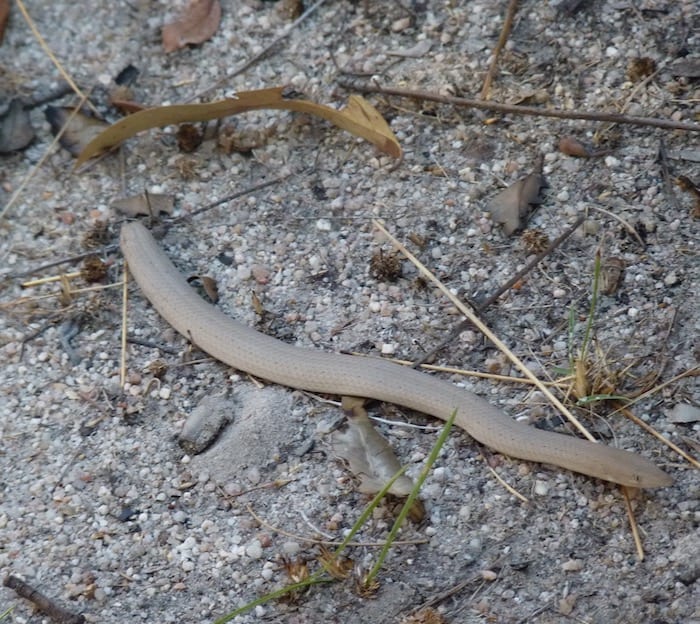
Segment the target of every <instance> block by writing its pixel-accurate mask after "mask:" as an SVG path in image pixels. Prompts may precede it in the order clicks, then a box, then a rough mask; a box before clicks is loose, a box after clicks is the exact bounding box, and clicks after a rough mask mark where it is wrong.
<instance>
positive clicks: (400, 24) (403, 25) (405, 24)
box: [391, 17, 411, 33]
mask: <svg viewBox="0 0 700 624" xmlns="http://www.w3.org/2000/svg"><path fill="white" fill-rule="evenodd" d="M410 26H411V18H410V17H402V18H401V19H397V20H396V21H395V22H393V23H392V25H391V32H395V33H399V32H403V31H404V30H406V29H407V28H409V27H410Z"/></svg>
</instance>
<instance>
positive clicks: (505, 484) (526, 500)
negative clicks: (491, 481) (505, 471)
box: [484, 458, 530, 504]
mask: <svg viewBox="0 0 700 624" xmlns="http://www.w3.org/2000/svg"><path fill="white" fill-rule="evenodd" d="M484 459H486V458H484ZM486 467H487V468H488V469H489V470H490V471H491V474H492V475H493V476H494V477H495V478H496V481H498V482H499V483H500V484H501V485H502V486H503V487H504V488H505V489H506V490H508V491H509V492H510V493H511V494H512V495H513V496H515V498H518V499H520V500H521V501H522V502H523V503H526V504H529V503H530V501H529V499H528V498H526V497H525V496H523V495H522V494H521V493H520V492H518V490H516V489H515V488H514V487H513V486H512V485H508V484H507V483H506V482H505V481H504V480H503V478H502V477H501V475H499V474H498V473H497V472H496V471H495V470H494V469H493V468H491V466H489V464H488V461H487V462H486Z"/></svg>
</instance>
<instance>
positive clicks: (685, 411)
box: [668, 403, 700, 423]
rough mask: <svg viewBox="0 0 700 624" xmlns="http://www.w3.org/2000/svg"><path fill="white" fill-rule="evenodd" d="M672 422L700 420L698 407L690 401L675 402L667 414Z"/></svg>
mask: <svg viewBox="0 0 700 624" xmlns="http://www.w3.org/2000/svg"><path fill="white" fill-rule="evenodd" d="M668 419H669V420H670V421H671V422H672V423H694V422H698V421H699V420H700V408H698V407H695V406H694V405H690V403H676V404H675V405H674V406H673V409H672V410H671V411H670V413H669V414H668Z"/></svg>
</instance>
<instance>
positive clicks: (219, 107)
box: [76, 87, 401, 167]
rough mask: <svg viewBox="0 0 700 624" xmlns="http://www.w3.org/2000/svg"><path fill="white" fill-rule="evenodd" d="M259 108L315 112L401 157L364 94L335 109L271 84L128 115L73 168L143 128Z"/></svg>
mask: <svg viewBox="0 0 700 624" xmlns="http://www.w3.org/2000/svg"><path fill="white" fill-rule="evenodd" d="M260 109H275V110H291V111H295V112H299V113H308V114H310V115H316V116H317V117H321V118H322V119H325V120H327V121H329V122H331V123H332V124H334V125H336V126H338V127H339V128H342V129H343V130H346V131H348V132H351V133H352V134H354V135H356V136H359V137H361V138H363V139H365V140H366V141H369V142H370V143H372V144H373V145H375V146H376V147H377V148H378V149H379V150H381V151H382V152H384V153H385V154H388V155H389V156H393V157H394V158H400V157H401V147H400V145H399V142H398V141H397V140H396V137H395V136H394V133H393V132H392V131H391V128H390V127H389V125H388V124H387V123H386V121H385V120H384V118H383V117H382V116H381V115H380V114H379V112H378V111H377V109H375V108H374V107H373V106H372V105H371V104H370V103H369V102H368V101H367V100H365V99H364V98H363V97H361V96H359V95H351V96H350V97H349V98H348V104H347V106H346V107H345V108H342V109H340V110H336V109H335V108H331V107H330V106H325V105H323V104H316V103H315V102H310V101H308V100H301V99H298V98H296V97H290V92H289V90H288V89H287V87H273V88H270V89H259V90H256V91H241V92H239V93H237V94H235V95H234V96H232V97H229V98H226V99H224V100H218V101H216V102H210V103H208V104H176V105H174V106H158V107H154V108H147V109H146V110H143V111H140V112H137V113H134V114H133V115H129V116H128V117H125V118H124V119H120V120H119V121H118V122H116V123H114V124H112V125H111V126H109V127H108V128H107V129H106V130H104V131H103V132H101V133H100V134H99V135H98V136H96V137H95V138H94V139H93V140H92V141H91V142H90V143H89V144H88V145H86V146H85V148H84V149H83V151H82V153H81V154H80V156H79V157H78V161H77V162H76V167H79V166H80V165H82V164H83V163H84V162H85V161H87V160H88V159H89V158H92V157H93V156H95V155H96V154H99V153H101V152H103V151H104V150H106V149H109V148H111V147H114V146H115V145H118V144H119V143H121V142H122V141H124V140H126V139H128V138H130V137H132V136H134V135H135V134H137V133H138V132H142V131H143V130H149V129H151V128H161V127H163V126H170V125H173V124H180V123H192V122H197V121H211V120H212V119H221V118H222V117H228V116H230V115H236V114H238V113H243V112H246V111H251V110H260Z"/></svg>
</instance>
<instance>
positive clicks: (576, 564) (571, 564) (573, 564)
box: [561, 559, 583, 572]
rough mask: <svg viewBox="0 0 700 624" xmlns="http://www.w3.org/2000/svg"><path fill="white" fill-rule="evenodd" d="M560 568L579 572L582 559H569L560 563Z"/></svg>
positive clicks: (565, 570) (581, 566)
mask: <svg viewBox="0 0 700 624" xmlns="http://www.w3.org/2000/svg"><path fill="white" fill-rule="evenodd" d="M561 569H562V570H563V571H564V572H579V571H580V570H582V569H583V561H582V560H581V559H569V560H568V561H565V562H564V563H562V564H561Z"/></svg>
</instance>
